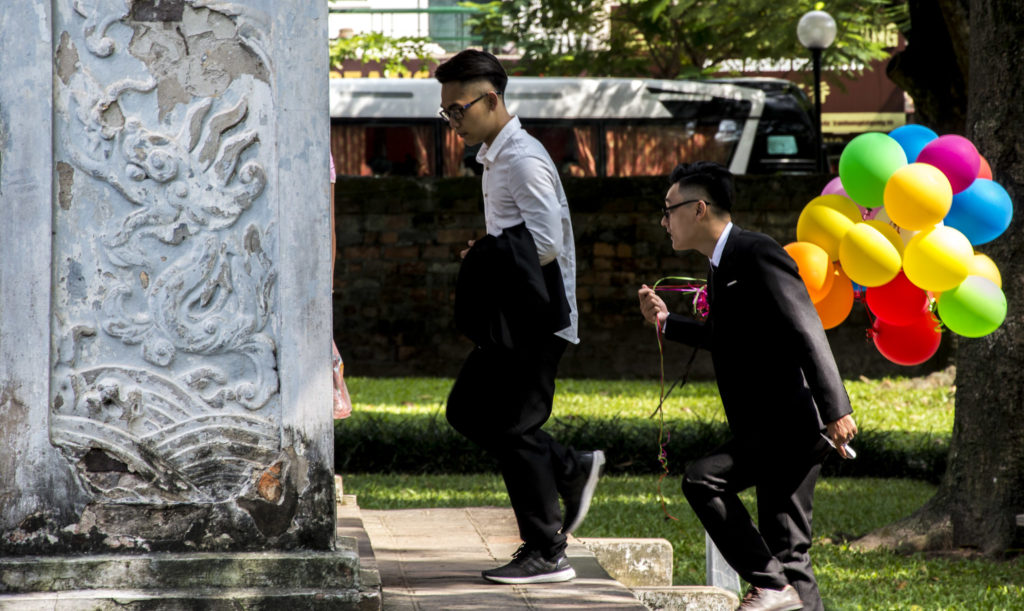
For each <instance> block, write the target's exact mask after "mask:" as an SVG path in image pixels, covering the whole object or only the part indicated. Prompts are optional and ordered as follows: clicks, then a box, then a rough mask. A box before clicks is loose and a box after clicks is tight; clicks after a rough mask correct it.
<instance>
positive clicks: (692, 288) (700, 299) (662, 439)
mask: <svg viewBox="0 0 1024 611" xmlns="http://www.w3.org/2000/svg"><path fill="white" fill-rule="evenodd" d="M666 280H677V281H684V282H688V284H683V285H667V286H662V282H664V281H666ZM652 288H653V290H655V291H674V292H682V293H692V294H693V302H692V306H693V311H694V314H695V315H699V316H700V317H701V318H707V315H708V312H709V311H710V308H709V305H708V300H707V290H706V285H705V283H704V282H703V281H701V280H697V279H695V278H687V277H679V276H669V277H666V278H661V279H659V280H658V281H657V282H655V283H654V286H653V287H652ZM654 333H655V336H656V337H657V339H658V365H659V369H660V372H661V378H660V382H659V389H660V396H659V398H658V407H656V408H655V409H654V411H653V412H652V413H651V415H650V416H648V418H653V417H654V416H656V415H657V416H658V464H660V465H661V471H662V472H661V475H660V476H659V477H658V501H659V502H660V503H661V511H662V513H664V514H665V519H666V520H676V521H679V518H677V517H675V516H673V515H672V514H670V513H669V512H668V501H667V500H666V499H665V494H664V492H663V491H662V488H661V485H662V482H663V481H664V480H665V478H666V477H667V476H668V474H669V468H668V443H669V441H670V440H671V439H672V435H671V433H670V432H669V431H666V430H665V410H664V409H663V407H664V405H665V401H666V400H667V399H668V397H669V395H670V394H672V390H673V389H674V388H676V385H677V384H678V385H679V387H680V388H681V387H683V386H685V385H686V381H687V378H689V377H690V368H691V366H692V365H693V361H694V359H695V358H696V356H697V348H694V349H693V352H692V353H691V354H690V360H689V361H688V362H687V363H686V369H685V370H684V371H683V375H682V376H681V377H680V378H679V379H678V380H676V381H675V382H673V383H672V385H671V386H670V387H669V389H668V391H667V392H666V391H665V349H664V346H665V342H664V339H663V337H662V330H661V325H659V324H655V325H654Z"/></svg>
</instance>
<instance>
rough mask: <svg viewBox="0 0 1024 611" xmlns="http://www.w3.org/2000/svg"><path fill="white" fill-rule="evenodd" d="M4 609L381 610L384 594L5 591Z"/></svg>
mask: <svg viewBox="0 0 1024 611" xmlns="http://www.w3.org/2000/svg"><path fill="white" fill-rule="evenodd" d="M0 609H4V610H5V611H39V610H40V609H52V610H57V611H115V610H116V611H125V610H129V611H130V610H147V611H149V610H154V609H159V611H194V610H195V609H203V610H204V611H237V610H239V609H245V610H246V611H264V610H265V611H272V610H273V611H280V610H281V609H287V610H288V611H338V610H342V609H343V610H347V611H376V610H379V609H380V596H379V595H377V596H373V595H372V594H367V593H365V592H361V591H356V590H349V589H340V590H339V589H327V590H289V589H229V590H213V591H211V590H132V589H118V590H69V591H61V592H37V593H31V594H4V595H0Z"/></svg>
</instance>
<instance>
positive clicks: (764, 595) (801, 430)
mask: <svg viewBox="0 0 1024 611" xmlns="http://www.w3.org/2000/svg"><path fill="white" fill-rule="evenodd" d="M670 182H671V185H672V186H671V188H670V189H669V190H668V194H667V195H666V197H665V207H664V210H663V218H662V221H661V225H662V226H663V227H665V229H666V230H667V231H668V234H669V236H670V237H671V238H672V248H673V249H675V250H680V251H681V250H690V249H694V250H697V251H699V252H701V253H703V254H704V255H706V256H707V257H708V259H709V260H710V262H711V266H710V269H709V272H708V285H707V290H708V301H709V306H710V314H709V315H708V318H707V320H706V321H704V322H700V321H697V320H693V319H691V318H688V317H684V316H679V315H675V314H670V313H669V312H668V309H667V307H666V306H665V302H664V301H662V300H661V299H660V298H659V297H658V296H657V295H656V294H655V292H654V291H653V290H652V289H651V288H649V287H648V286H646V285H644V286H643V287H642V288H641V289H640V291H639V297H640V307H641V311H642V313H643V315H644V318H645V319H647V320H648V321H649V322H651V323H653V324H656V325H659V326H660V327H661V328H662V330H663V333H664V335H665V337H666V338H668V339H672V340H675V341H680V342H683V343H686V344H689V345H691V346H696V347H701V348H706V349H707V350H709V351H710V352H711V359H712V363H713V365H714V369H715V377H716V379H717V382H718V389H719V393H720V395H721V397H722V404H723V406H724V408H725V414H726V418H727V419H728V421H729V428H730V430H731V432H732V434H733V437H732V438H731V439H730V440H729V441H727V442H726V443H725V444H724V445H723V446H722V447H720V448H718V449H716V450H715V451H713V452H712V453H711V454H709V455H708V456H705V457H704V458H701V459H699V460H697V461H694V462H693V463H691V464H689V465H687V468H686V473H685V476H684V478H683V493H684V494H685V496H686V498H687V500H688V501H689V502H690V505H691V506H692V507H693V510H694V512H695V513H696V514H697V516H698V517H699V518H700V520H701V522H702V523H703V525H704V528H705V529H706V530H707V531H708V534H709V535H710V536H711V539H712V540H713V541H714V542H715V545H717V546H718V549H719V550H720V551H721V552H722V555H723V557H724V558H725V559H726V560H727V561H728V562H729V564H730V565H732V567H733V568H734V569H736V571H737V573H739V575H740V577H742V578H743V579H744V580H745V581H747V582H748V583H749V584H750V586H751V588H750V591H749V592H748V594H747V596H746V597H745V598H744V601H743V604H742V605H740V609H743V610H751V611H752V610H769V609H770V610H772V611H786V610H791V609H800V608H803V609H812V610H817V609H822V608H823V607H822V602H821V596H820V594H819V593H818V586H817V584H816V582H815V580H814V572H813V571H812V568H811V560H810V556H809V554H808V551H809V548H810V546H811V507H812V500H813V497H814V484H815V481H816V480H817V477H818V472H819V471H820V470H821V461H822V460H823V459H824V457H825V456H826V455H827V453H828V451H829V441H831V442H832V444H834V445H835V447H836V448H838V450H837V451H838V452H839V453H840V455H841V456H843V457H844V458H845V457H847V450H846V447H845V444H847V443H848V442H849V441H850V440H852V439H853V436H854V435H855V434H856V433H857V426H856V424H855V423H854V421H853V418H852V417H851V415H850V414H851V412H852V409H851V407H850V399H849V396H848V395H847V394H846V389H845V387H844V386H843V382H842V379H841V378H840V376H839V370H838V369H837V367H836V364H835V360H834V359H833V356H832V352H831V349H830V348H829V345H828V340H827V339H826V337H825V332H824V329H823V328H822V325H821V321H820V319H819V318H818V314H817V312H816V311H815V309H814V305H813V304H812V303H811V300H810V297H809V296H808V294H807V289H806V287H805V286H804V283H803V281H802V280H801V278H800V275H799V273H798V271H797V265H796V263H795V262H794V261H793V259H792V258H790V256H789V255H788V254H787V253H786V251H785V250H783V249H782V247H781V246H779V244H778V243H777V242H775V240H773V239H772V238H770V237H768V236H766V235H763V234H760V233H756V232H753V231H744V230H743V229H740V228H739V227H737V226H736V225H733V224H732V220H731V209H732V202H733V181H732V175H731V174H730V173H729V171H728V170H727V169H726V168H724V167H722V166H721V165H718V164H716V163H710V162H697V163H692V164H684V165H680V166H678V167H676V169H675V170H674V171H673V172H672V175H671V178H670ZM751 486H754V487H755V488H756V493H757V507H758V523H757V525H755V524H754V522H753V520H752V519H751V517H750V515H749V514H748V512H747V511H746V509H745V508H744V506H743V504H742V503H741V502H740V500H739V497H738V493H739V492H740V491H741V490H744V489H746V488H750V487H751Z"/></svg>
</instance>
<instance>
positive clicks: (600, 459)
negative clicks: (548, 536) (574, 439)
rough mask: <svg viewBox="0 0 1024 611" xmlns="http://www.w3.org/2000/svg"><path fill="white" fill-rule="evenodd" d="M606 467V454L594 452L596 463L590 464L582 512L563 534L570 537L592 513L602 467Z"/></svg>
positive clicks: (581, 498)
mask: <svg viewBox="0 0 1024 611" xmlns="http://www.w3.org/2000/svg"><path fill="white" fill-rule="evenodd" d="M603 466H604V452H602V451H601V450H594V462H592V463H591V464H590V473H588V474H587V483H586V484H584V486H583V494H582V495H581V496H580V510H579V513H577V514H576V518H575V519H573V521H572V524H570V525H568V526H566V527H565V528H563V529H562V533H563V534H566V535H569V534H572V532H573V531H574V530H576V529H577V528H579V527H580V524H582V523H583V518H585V517H587V512H588V511H590V501H591V500H593V498H594V490H596V489H597V480H598V479H600V477H601V467H603Z"/></svg>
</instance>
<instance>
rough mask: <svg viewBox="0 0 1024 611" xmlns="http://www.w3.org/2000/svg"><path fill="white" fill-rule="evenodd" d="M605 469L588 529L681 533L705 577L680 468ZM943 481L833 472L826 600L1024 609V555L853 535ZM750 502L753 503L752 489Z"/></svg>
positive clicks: (447, 493) (397, 488)
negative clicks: (893, 545) (880, 544)
mask: <svg viewBox="0 0 1024 611" xmlns="http://www.w3.org/2000/svg"><path fill="white" fill-rule="evenodd" d="M343 477H344V481H345V491H346V493H348V494H355V495H356V496H357V497H358V500H359V505H360V507H363V508H366V509H399V508H413V507H475V506H491V505H496V506H508V497H507V495H506V494H505V489H504V485H503V484H502V482H501V478H500V477H498V476H496V475H404V474H345V475H344V476H343ZM657 489H658V476H656V475H639V476H635V475H631V476H609V477H605V478H602V480H601V483H600V485H599V486H598V490H597V494H596V496H595V499H594V503H593V506H592V507H591V510H590V513H589V514H588V515H587V519H586V521H585V522H584V523H583V525H582V526H581V527H580V529H579V531H578V533H577V535H578V536H580V537H661V538H665V539H668V540H669V541H671V542H672V546H673V554H674V567H675V569H674V575H673V581H674V583H676V584H677V585H683V584H702V583H704V531H703V529H702V528H701V527H700V524H699V523H698V522H697V518H696V516H695V515H694V514H693V512H692V511H691V510H690V508H689V506H688V505H687V503H686V500H685V499H684V498H683V496H682V493H681V492H680V491H679V478H678V476H671V477H669V478H666V479H665V480H664V481H663V491H664V494H665V497H666V499H667V501H668V505H667V506H666V509H667V511H668V513H669V514H670V515H672V516H673V517H674V518H676V519H675V520H671V519H667V518H666V517H665V514H664V512H663V511H662V507H661V505H660V503H659V501H658V490H657ZM933 492H934V487H933V486H931V485H929V484H926V483H922V482H916V481H911V480H892V479H870V478H828V479H822V480H820V481H819V482H818V487H817V491H816V494H815V509H814V518H815V545H814V547H813V548H812V550H811V555H812V558H813V559H814V564H815V572H816V574H817V577H818V582H819V586H820V588H821V592H822V597H823V598H824V600H825V603H826V607H827V608H828V609H834V610H845V609H857V610H864V611H867V610H885V609H891V610H897V609H898V610H905V609H927V610H932V609H951V610H952V609H956V610H961V609H985V610H988V609H1022V608H1024V557H1021V558H1016V559H1014V560H1010V561H992V560H981V559H973V558H963V557H955V556H947V557H942V556H936V555H924V554H915V555H909V556H908V555H898V554H894V553H890V552H880V551H875V552H858V551H854V550H851V549H850V548H849V545H848V543H849V541H851V540H852V539H854V538H856V537H857V536H860V535H863V534H865V533H867V532H869V531H871V530H872V529H874V528H876V527H879V526H882V525H884V524H887V523H889V522H892V521H893V520H895V519H897V518H900V517H902V516H905V515H908V514H910V513H911V512H913V511H914V510H915V509H916V508H918V507H919V506H921V505H922V504H923V503H924V502H925V501H926V500H927V499H928V498H930V497H931V495H932V493H933ZM743 499H744V502H745V503H746V504H747V505H748V506H750V507H751V508H752V510H753V507H754V501H753V495H752V494H749V493H748V494H745V495H744V497H743Z"/></svg>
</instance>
